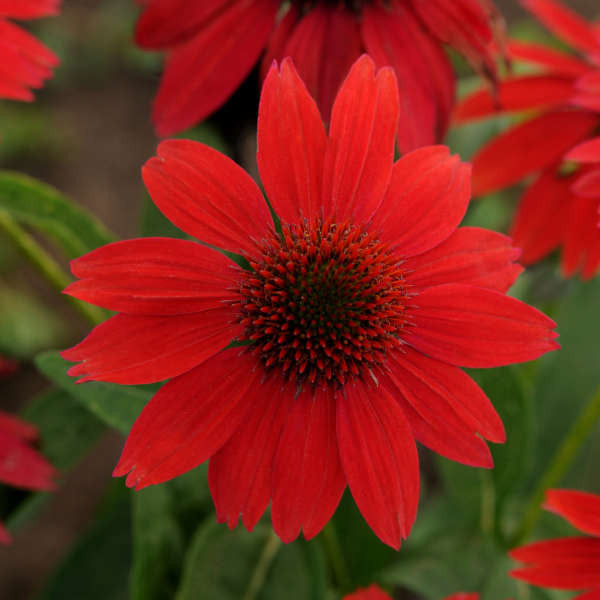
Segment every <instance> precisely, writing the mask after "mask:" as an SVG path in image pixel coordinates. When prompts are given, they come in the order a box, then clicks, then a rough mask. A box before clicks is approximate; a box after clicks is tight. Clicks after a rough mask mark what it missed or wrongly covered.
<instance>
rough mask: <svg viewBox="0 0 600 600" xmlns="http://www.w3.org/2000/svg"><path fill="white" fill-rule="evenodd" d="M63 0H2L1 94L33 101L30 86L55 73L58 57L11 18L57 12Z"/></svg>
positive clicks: (0, 31)
mask: <svg viewBox="0 0 600 600" xmlns="http://www.w3.org/2000/svg"><path fill="white" fill-rule="evenodd" d="M60 4H61V0H0V98H9V99H11V100H23V101H25V102H31V101H32V100H33V93H32V92H31V88H34V89H36V88H41V87H42V86H43V85H44V81H46V79H48V78H50V77H51V76H52V69H53V68H54V67H56V66H57V65H58V62H59V61H58V57H57V56H56V55H55V54H54V53H53V52H51V51H50V50H49V49H48V48H46V46H44V45H43V44H41V43H40V42H38V40H36V39H35V38H34V37H33V36H32V35H31V34H29V33H27V32H26V31H24V30H23V29H21V28H20V27H17V26H16V25H14V24H13V23H11V22H10V21H8V18H12V19H37V18H39V17H46V16H50V15H55V14H57V13H58V11H59V7H60Z"/></svg>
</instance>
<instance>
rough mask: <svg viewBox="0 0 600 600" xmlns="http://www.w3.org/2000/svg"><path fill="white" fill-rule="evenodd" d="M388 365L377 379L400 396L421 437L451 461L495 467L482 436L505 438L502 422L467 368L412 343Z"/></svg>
mask: <svg viewBox="0 0 600 600" xmlns="http://www.w3.org/2000/svg"><path fill="white" fill-rule="evenodd" d="M387 367H388V368H389V372H388V373H387V374H386V373H380V374H378V375H377V377H378V379H379V383H380V385H381V386H382V387H384V388H385V389H387V390H388V391H389V392H390V394H391V395H392V396H393V397H394V398H396V399H397V400H398V402H399V403H400V405H401V406H402V409H403V411H404V414H405V416H406V418H407V419H408V421H409V423H410V425H411V428H412V430H413V433H414V436H415V437H416V439H417V440H418V441H419V442H421V443H422V444H424V445H425V446H427V447H428V448H431V449H432V450H433V451H435V452H438V453H439V454H442V455H443V456H445V457H446V458H449V459H450V460H456V461H458V462H461V463H464V464H468V465H472V466H475V467H488V468H490V467H492V466H493V462H492V457H491V455H490V451H489V449H488V447H487V445H486V443H485V442H484V441H483V439H482V438H486V439H488V440H490V441H494V442H504V441H505V439H506V435H505V433H504V426H503V425H502V421H501V420H500V417H499V416H498V414H497V413H496V411H495V410H494V407H493V406H492V404H491V402H490V401H489V399H488V398H487V396H486V395H485V394H484V393H483V391H482V390H481V388H480V387H479V386H478V385H477V384H476V383H475V382H474V381H473V380H472V379H471V378H470V377H469V376H468V375H467V374H466V373H464V372H463V371H462V370H461V369H459V368H458V367H454V366H451V365H447V364H445V363H442V362H440V361H438V360H434V359H431V358H428V357H426V356H424V355H422V354H421V353H420V352H417V351H415V350H413V349H412V348H408V347H407V348H405V351H404V352H403V353H400V352H396V353H394V354H393V355H392V356H390V357H389V359H388V362H387Z"/></svg>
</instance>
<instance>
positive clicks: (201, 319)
mask: <svg viewBox="0 0 600 600" xmlns="http://www.w3.org/2000/svg"><path fill="white" fill-rule="evenodd" d="M235 320H236V312H235V310H234V309H233V308H230V307H223V308H217V309H213V310H208V311H204V312H201V313H194V314H184V315H173V316H166V317H157V316H132V315H125V314H118V315H116V316H114V317H112V318H110V319H109V320H108V321H105V322H104V323H102V324H101V325H98V326H97V327H95V328H94V329H93V330H92V331H91V333H90V334H89V335H88V336H87V337H86V338H85V339H84V340H83V341H82V342H80V343H79V344H77V345H76V346H74V347H73V348H70V349H69V350H65V351H64V352H62V353H61V355H62V357H63V358H64V359H66V360H70V361H82V362H81V363H80V364H78V365H75V366H74V367H71V368H70V369H69V375H71V376H73V377H75V376H81V379H80V380H79V382H83V381H111V382H113V383H122V384H127V385H137V384H142V383H153V382H156V381H163V380H165V379H169V378H170V377H176V376H177V375H181V374H182V373H185V372H186V371H189V370H190V369H192V368H193V367H195V366H196V365H199V364H200V363H202V362H204V361H205V360H206V359H207V358H210V357H211V356H213V355H214V354H216V353H217V352H219V350H222V349H223V348H224V347H225V346H227V345H228V344H229V342H231V340H232V339H233V338H234V337H235V336H236V335H240V334H241V333H242V327H241V326H240V325H236V324H235Z"/></svg>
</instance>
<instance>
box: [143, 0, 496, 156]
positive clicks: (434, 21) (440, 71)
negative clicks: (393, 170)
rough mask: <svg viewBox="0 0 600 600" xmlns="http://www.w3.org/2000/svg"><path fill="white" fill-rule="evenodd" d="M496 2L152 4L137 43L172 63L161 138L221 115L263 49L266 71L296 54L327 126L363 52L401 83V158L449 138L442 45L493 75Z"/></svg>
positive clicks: (449, 78) (158, 0)
mask: <svg viewBox="0 0 600 600" xmlns="http://www.w3.org/2000/svg"><path fill="white" fill-rule="evenodd" d="M500 26H501V20H500V18H499V16H498V13H497V11H496V10H495V8H494V6H493V2H492V0H391V1H387V0H386V1H385V2H383V1H382V0H352V1H347V2H343V1H339V2H330V1H324V0H317V1H314V2H309V1H307V0H293V1H292V2H291V3H290V2H282V1H281V0H204V1H203V2H189V1H188V0H147V1H145V2H144V3H143V12H142V15H141V17H140V19H139V22H138V24H137V28H136V34H135V39H136V42H137V44H138V45H139V46H141V47H142V48H146V49H150V50H165V51H167V52H168V53H169V54H168V60H167V66H166V70H165V73H164V75H163V80H162V84H161V87H160V90H159V92H158V96H157V98H156V102H155V105H154V114H153V120H154V123H155V125H156V130H157V132H158V134H159V135H160V136H167V135H171V134H173V133H176V132H178V131H181V130H183V129H186V128H188V127H190V126H191V125H194V124H195V123H198V122H199V121H201V120H202V119H204V118H205V117H207V116H208V115H209V114H210V113H212V112H213V111H214V110H216V109H217V108H219V106H221V105H222V104H223V103H224V102H225V100H227V98H228V97H229V96H230V95H231V94H232V93H233V92H234V91H235V89H236V88H237V87H238V86H239V85H240V83H241V82H242V80H243V79H244V78H245V77H246V75H247V74H248V73H249V72H250V70H251V69H252V67H253V65H254V64H255V63H256V62H257V60H258V59H259V57H260V55H261V53H262V52H263V50H264V49H266V52H265V53H264V57H263V60H262V74H263V76H264V75H266V73H267V70H268V69H269V67H270V66H271V63H272V62H273V60H277V61H280V60H282V59H283V58H284V57H286V56H289V57H291V58H292V59H293V61H294V64H295V65H296V68H297V69H298V73H299V74H300V76H301V77H302V79H303V81H304V82H305V83H306V85H307V87H308V89H309V91H310V93H311V94H312V96H313V97H314V98H315V100H316V101H317V104H318V106H319V108H320V110H321V113H322V115H323V117H324V119H325V120H326V121H328V120H329V114H330V110H331V106H332V104H333V100H334V98H335V95H336V92H337V90H338V88H339V86H340V84H341V83H342V81H343V79H344V77H345V76H346V74H347V73H348V69H349V68H350V66H351V65H352V63H354V61H355V60H356V59H357V58H358V57H359V56H360V54H361V53H362V52H365V51H366V52H368V53H369V54H370V55H371V56H372V57H373V59H374V60H375V63H376V64H377V66H378V67H382V66H384V65H391V66H392V67H393V68H394V70H395V72H396V77H397V78H398V83H399V86H400V92H401V95H402V104H401V118H400V124H401V128H400V130H399V140H398V141H399V145H400V148H401V149H402V151H404V152H406V151H409V150H413V149H415V148H417V147H419V146H424V145H428V144H434V143H436V142H438V141H440V140H441V139H443V136H444V134H445V131H446V128H447V125H448V120H449V116H450V111H451V109H452V105H453V102H454V74H453V72H452V66H451V64H450V61H449V60H448V58H447V57H446V54H445V53H444V50H443V47H442V44H443V43H445V44H449V45H450V46H452V47H453V48H455V49H456V50H458V51H459V52H461V53H462V54H463V55H464V56H465V57H466V58H467V59H468V60H469V61H470V62H471V64H473V65H474V67H475V68H476V69H477V70H478V71H480V72H484V73H486V74H488V75H489V76H490V77H495V74H496V70H495V63H494V60H493V47H494V43H493V41H494V40H493V38H494V33H493V29H496V30H498V29H499V28H500Z"/></svg>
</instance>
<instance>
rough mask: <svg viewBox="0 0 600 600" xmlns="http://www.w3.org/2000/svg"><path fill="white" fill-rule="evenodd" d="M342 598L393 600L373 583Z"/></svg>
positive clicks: (347, 599) (345, 599)
mask: <svg viewBox="0 0 600 600" xmlns="http://www.w3.org/2000/svg"><path fill="white" fill-rule="evenodd" d="M342 600H392V599H391V597H390V596H389V595H388V594H386V593H385V592H384V591H383V590H382V589H381V588H380V587H379V586H377V585H375V584H371V585H370V586H369V587H368V588H360V589H359V590H356V591H355V592H352V594H348V595H347V596H344V597H343V599H342Z"/></svg>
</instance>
